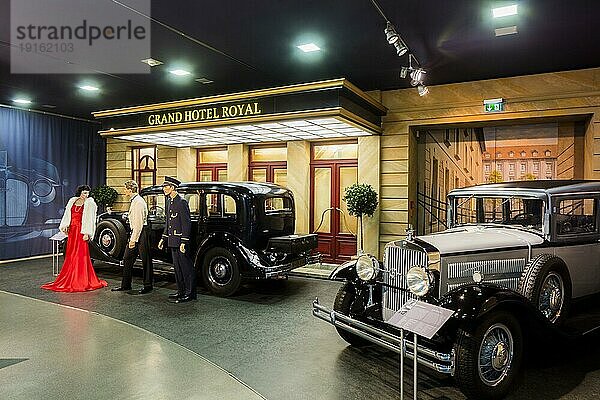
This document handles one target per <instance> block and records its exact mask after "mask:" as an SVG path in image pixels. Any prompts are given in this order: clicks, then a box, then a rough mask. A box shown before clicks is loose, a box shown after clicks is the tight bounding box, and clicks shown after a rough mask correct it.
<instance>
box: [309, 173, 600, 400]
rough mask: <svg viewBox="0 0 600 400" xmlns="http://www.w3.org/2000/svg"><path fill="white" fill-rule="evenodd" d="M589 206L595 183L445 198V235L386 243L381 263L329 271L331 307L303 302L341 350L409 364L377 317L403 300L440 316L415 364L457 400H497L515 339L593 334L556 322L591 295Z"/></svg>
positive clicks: (513, 186)
mask: <svg viewBox="0 0 600 400" xmlns="http://www.w3.org/2000/svg"><path fill="white" fill-rule="evenodd" d="M599 201H600V181H523V182H507V183H496V184H486V185H480V186H474V187H469V188H463V189H455V190H452V191H451V192H450V193H449V196H448V203H447V205H448V207H447V223H448V229H447V230H445V231H442V232H439V233H434V234H430V235H424V236H420V237H413V236H412V234H410V233H409V234H408V236H407V238H406V240H399V241H394V242H391V243H389V244H388V245H387V246H386V248H385V254H384V261H383V263H379V262H378V261H377V260H376V259H375V258H374V257H372V256H369V255H362V256H361V257H359V258H358V259H357V260H354V261H352V262H349V263H346V264H344V265H342V266H340V267H339V268H338V269H336V270H335V271H334V272H333V273H332V276H331V277H332V278H336V279H344V280H345V283H344V285H343V286H342V287H341V289H340V291H339V292H338V295H337V297H336V299H335V304H334V306H333V310H329V309H328V308H326V307H324V306H323V305H321V304H319V302H318V300H315V302H314V303H313V314H314V315H315V316H316V317H319V318H321V319H323V320H326V321H327V322H330V323H332V324H333V325H334V326H335V327H336V329H337V330H338V332H339V334H340V335H341V337H342V338H344V339H345V340H346V341H347V342H349V343H350V344H352V345H357V346H358V345H364V344H369V342H372V343H376V344H378V345H381V346H383V347H386V348H388V349H391V350H394V351H397V352H400V351H401V350H400V349H404V354H405V355H406V356H408V357H409V358H412V357H413V355H414V349H413V347H414V346H413V345H412V341H411V340H410V338H407V337H405V338H404V341H402V340H401V338H400V331H399V330H397V329H396V328H394V327H393V326H391V325H390V324H387V323H386V321H387V320H388V319H389V318H390V317H391V316H392V315H393V314H394V313H396V312H397V311H398V310H399V309H400V308H401V307H402V306H403V304H405V302H406V301H407V300H409V299H411V298H418V299H420V300H422V301H425V302H428V303H432V304H435V305H438V306H441V307H444V308H447V309H450V310H452V311H454V313H453V315H452V317H451V318H450V320H448V321H447V322H446V323H445V324H444V325H443V326H442V328H441V329H440V330H439V331H438V333H437V334H436V335H435V336H434V337H433V338H432V339H431V340H427V339H424V338H422V340H420V343H421V344H420V345H418V349H417V361H418V362H419V363H420V364H422V365H426V366H428V367H430V368H432V369H434V370H437V371H438V372H442V373H447V374H450V375H453V376H454V378H455V380H456V382H457V384H458V386H459V388H460V389H461V390H462V391H463V392H464V393H465V394H466V395H467V396H468V397H469V398H473V399H498V398H503V397H504V396H505V395H506V394H507V393H508V392H509V391H510V389H511V388H512V386H513V384H514V381H515V376H516V375H517V374H518V371H519V368H520V364H521V360H522V358H523V349H524V345H525V344H527V343H530V342H528V341H527V340H526V339H528V338H530V337H531V336H532V335H540V336H543V335H546V334H548V333H564V332H568V333H569V334H573V333H578V334H580V333H584V332H587V331H589V330H590V329H592V328H594V327H590V326H581V325H579V326H577V329H578V330H577V331H575V329H574V325H573V324H570V321H569V320H568V318H569V310H570V307H571V305H572V304H573V302H574V300H577V299H584V298H588V296H590V295H593V294H597V293H599V292H600V273H598V271H599V270H600V243H599V239H600V231H599V216H598V206H599ZM581 320H582V319H581V318H579V319H578V322H581ZM590 322H593V321H590Z"/></svg>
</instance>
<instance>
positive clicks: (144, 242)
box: [121, 226, 154, 289]
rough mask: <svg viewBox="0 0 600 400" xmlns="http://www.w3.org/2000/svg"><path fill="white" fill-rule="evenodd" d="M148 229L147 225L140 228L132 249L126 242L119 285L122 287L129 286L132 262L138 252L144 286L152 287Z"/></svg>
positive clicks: (152, 275) (152, 269) (152, 277)
mask: <svg viewBox="0 0 600 400" xmlns="http://www.w3.org/2000/svg"><path fill="white" fill-rule="evenodd" d="M149 229H150V228H149V227H148V226H144V227H143V228H142V232H141V233H140V238H139V239H138V241H137V243H136V244H135V246H134V247H133V248H132V249H130V248H129V241H128V242H127V247H125V254H124V255H123V279H122V280H121V287H122V288H124V289H128V288H131V273H132V270H133V263H135V259H136V258H137V256H138V254H139V256H140V258H141V259H142V266H143V267H144V287H152V283H153V281H154V267H153V265H152V257H150V235H149Z"/></svg>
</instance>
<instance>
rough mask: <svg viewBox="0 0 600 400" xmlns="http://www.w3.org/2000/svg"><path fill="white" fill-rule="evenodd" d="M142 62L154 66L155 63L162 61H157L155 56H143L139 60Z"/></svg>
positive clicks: (158, 63) (159, 63)
mask: <svg viewBox="0 0 600 400" xmlns="http://www.w3.org/2000/svg"><path fill="white" fill-rule="evenodd" d="M141 61H142V62H143V63H144V64H148V65H149V66H151V67H156V66H157V65H161V64H162V61H159V60H157V59H155V58H144V59H143V60H141Z"/></svg>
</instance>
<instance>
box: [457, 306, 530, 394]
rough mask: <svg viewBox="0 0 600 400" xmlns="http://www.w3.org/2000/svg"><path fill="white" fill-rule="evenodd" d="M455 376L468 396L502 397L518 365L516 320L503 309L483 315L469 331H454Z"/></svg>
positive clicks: (520, 352)
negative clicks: (455, 336)
mask: <svg viewBox="0 0 600 400" xmlns="http://www.w3.org/2000/svg"><path fill="white" fill-rule="evenodd" d="M455 351H456V371H455V377H456V381H457V383H458V386H459V388H460V389H461V391H462V392H463V393H464V394H465V395H467V398H469V399H478V400H483V399H486V400H495V399H502V398H504V397H505V396H506V394H507V393H508V392H509V391H510V390H511V388H512V385H513V383H514V381H515V378H516V376H517V374H518V372H519V368H520V366H521V359H522V355H523V336H522V333H521V327H520V325H519V322H518V321H517V320H516V319H515V318H514V317H513V316H512V315H511V314H509V313H507V312H496V313H493V314H491V315H490V316H488V317H486V318H484V319H483V320H482V321H481V322H480V323H479V325H478V326H477V328H476V329H475V332H474V333H473V334H469V333H467V332H465V331H463V330H462V329H461V330H459V331H458V337H457V341H456V345H455Z"/></svg>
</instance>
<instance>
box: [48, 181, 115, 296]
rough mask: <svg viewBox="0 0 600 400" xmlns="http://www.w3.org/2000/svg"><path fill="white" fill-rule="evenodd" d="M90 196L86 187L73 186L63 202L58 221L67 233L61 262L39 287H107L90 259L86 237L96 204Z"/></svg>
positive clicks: (81, 289)
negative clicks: (53, 277) (53, 276)
mask: <svg viewBox="0 0 600 400" xmlns="http://www.w3.org/2000/svg"><path fill="white" fill-rule="evenodd" d="M89 195H90V187H89V186H87V185H82V186H79V187H78V188H77V192H76V196H78V197H72V198H71V199H70V200H69V202H68V203H67V207H66V208H65V214H64V215H63V218H62V220H61V222H60V230H61V231H63V232H64V233H65V234H67V235H68V238H67V248H66V251H65V261H64V263H63V265H62V268H61V270H60V274H58V276H57V277H56V280H55V281H54V282H50V283H46V284H45V285H42V289H48V290H53V291H55V292H85V291H88V290H94V289H100V288H102V287H105V286H107V285H108V284H107V283H106V281H103V280H100V279H98V277H97V276H96V272H95V271H94V267H92V260H91V259H90V249H89V247H88V243H87V242H88V240H90V239H91V238H92V237H93V235H94V230H95V223H96V210H97V207H96V203H95V202H94V200H93V199H92V198H90V197H89Z"/></svg>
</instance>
